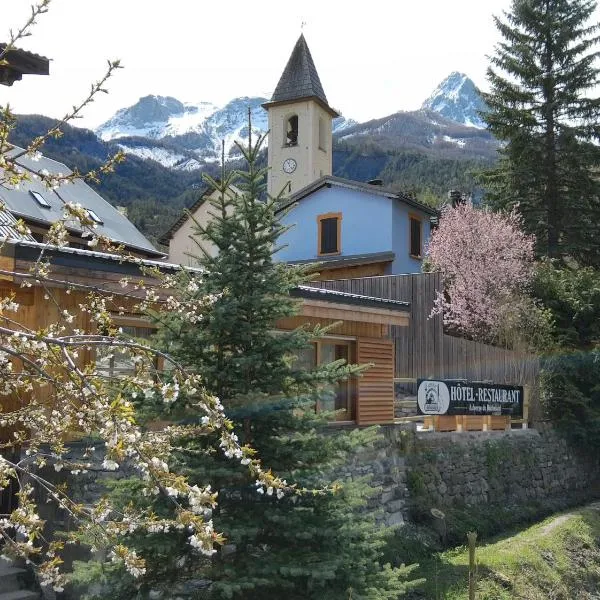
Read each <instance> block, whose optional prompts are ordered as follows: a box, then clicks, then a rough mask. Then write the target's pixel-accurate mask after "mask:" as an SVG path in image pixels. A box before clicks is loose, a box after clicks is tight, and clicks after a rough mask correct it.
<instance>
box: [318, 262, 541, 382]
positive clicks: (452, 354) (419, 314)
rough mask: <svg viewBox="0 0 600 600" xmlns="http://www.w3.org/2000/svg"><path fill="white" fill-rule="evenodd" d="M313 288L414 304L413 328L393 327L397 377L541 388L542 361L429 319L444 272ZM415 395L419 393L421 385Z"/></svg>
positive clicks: (337, 282) (330, 283)
mask: <svg viewBox="0 0 600 600" xmlns="http://www.w3.org/2000/svg"><path fill="white" fill-rule="evenodd" d="M311 285H315V286H316V287H321V288H325V289H330V290H339V291H342V292H351V293H354V294H363V295H366V296H375V297H379V298H391V299H393V300H404V301H406V302H410V305H411V315H410V323H409V326H408V327H398V326H395V325H394V326H391V327H390V333H391V337H392V338H393V340H394V342H395V344H396V359H395V367H396V377H406V378H410V377H414V378H419V377H422V378H436V377H441V378H446V379H455V378H460V379H469V380H473V381H493V382H495V383H508V384H514V385H525V384H528V385H531V386H533V387H535V386H536V382H537V380H538V377H539V370H540V363H539V359H538V358H537V357H535V356H532V355H528V354H523V353H521V352H514V351H510V350H505V349H504V348H498V347H496V346H490V345H487V344H483V343H480V342H473V341H471V340H466V339H462V338H458V337H454V336H450V335H447V334H445V333H444V326H443V323H442V318H441V316H440V315H436V316H434V317H431V316H430V315H431V310H432V308H433V306H434V301H435V298H436V296H437V294H438V293H439V292H441V290H442V281H441V276H440V274H439V273H419V274H413V275H386V276H383V277H368V278H362V279H339V280H328V281H318V282H314V283H312V284H311ZM410 385H411V384H407V386H410ZM407 391H408V390H407ZM411 392H412V393H416V385H414V386H413V389H412V390H411Z"/></svg>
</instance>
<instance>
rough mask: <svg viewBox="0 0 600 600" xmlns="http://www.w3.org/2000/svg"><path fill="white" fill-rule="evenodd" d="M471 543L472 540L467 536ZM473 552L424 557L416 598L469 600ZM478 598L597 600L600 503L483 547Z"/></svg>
mask: <svg viewBox="0 0 600 600" xmlns="http://www.w3.org/2000/svg"><path fill="white" fill-rule="evenodd" d="M465 541H466V540H465ZM468 560H469V557H468V550H467V548H466V547H461V548H457V549H455V550H450V551H447V552H444V553H440V554H437V555H435V556H434V557H433V558H430V559H429V560H426V561H422V562H421V567H420V569H419V571H418V572H417V573H416V575H417V576H419V577H425V578H426V579H427V583H426V584H425V586H424V587H423V589H422V590H420V592H419V593H418V594H416V595H415V596H414V597H415V598H427V599H428V600H466V599H467V598H468V590H467V579H468ZM476 561H477V565H478V567H477V580H478V581H477V600H517V599H518V600H592V599H597V598H599V597H600V596H598V591H597V590H600V503H598V504H591V505H588V506H587V507H584V508H580V509H577V510H572V511H568V512H564V513H560V514H558V515H554V516H552V517H550V518H548V519H546V520H544V521H542V522H541V523H538V524H536V525H534V526H533V527H529V528H527V529H524V530H522V531H520V532H518V533H516V534H515V535H511V536H510V537H508V536H506V537H502V538H498V539H496V540H495V541H493V542H492V543H489V544H487V545H483V546H481V547H478V548H477V554H476Z"/></svg>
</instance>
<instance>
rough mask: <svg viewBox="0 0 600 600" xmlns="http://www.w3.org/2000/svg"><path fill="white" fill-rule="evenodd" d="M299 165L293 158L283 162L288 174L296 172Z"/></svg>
mask: <svg viewBox="0 0 600 600" xmlns="http://www.w3.org/2000/svg"><path fill="white" fill-rule="evenodd" d="M297 166H298V165H297V164H296V161H295V160H294V159H293V158H286V159H285V160H284V161H283V170H284V171H285V172H286V173H293V172H294V171H295V170H296V167H297Z"/></svg>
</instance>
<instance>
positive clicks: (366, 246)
mask: <svg viewBox="0 0 600 600" xmlns="http://www.w3.org/2000/svg"><path fill="white" fill-rule="evenodd" d="M337 212H340V213H342V226H341V249H342V252H341V256H351V255H353V254H366V253H369V254H370V253H375V252H390V251H391V250H392V201H391V200H390V199H389V198H384V197H382V196H369V195H368V194H365V193H364V192H358V191H355V190H350V189H345V188H336V187H331V188H322V189H320V190H318V191H316V192H314V193H313V194H311V195H310V196H307V197H306V198H303V199H302V200H300V201H299V202H298V204H297V205H296V206H295V207H294V208H293V209H292V210H291V211H290V212H289V213H288V214H287V215H285V216H284V217H283V219H282V220H283V223H285V224H291V223H295V224H296V225H295V226H294V227H292V228H291V229H290V230H289V231H288V232H286V233H284V234H283V236H282V237H281V239H280V242H281V243H282V244H287V247H286V248H283V249H282V250H281V251H280V252H278V253H277V259H278V260H282V261H293V260H309V259H317V258H318V248H317V243H318V232H317V216H318V215H322V214H325V213H337Z"/></svg>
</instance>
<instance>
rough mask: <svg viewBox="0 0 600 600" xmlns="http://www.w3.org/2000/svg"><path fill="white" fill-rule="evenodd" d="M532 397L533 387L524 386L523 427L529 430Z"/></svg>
mask: <svg viewBox="0 0 600 600" xmlns="http://www.w3.org/2000/svg"><path fill="white" fill-rule="evenodd" d="M530 397H531V386H530V385H528V384H526V385H524V386H523V424H522V425H521V427H522V428H523V429H527V427H528V426H529V400H530Z"/></svg>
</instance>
